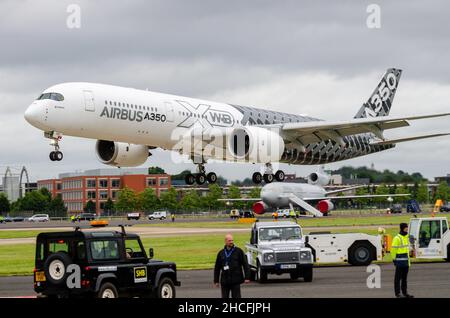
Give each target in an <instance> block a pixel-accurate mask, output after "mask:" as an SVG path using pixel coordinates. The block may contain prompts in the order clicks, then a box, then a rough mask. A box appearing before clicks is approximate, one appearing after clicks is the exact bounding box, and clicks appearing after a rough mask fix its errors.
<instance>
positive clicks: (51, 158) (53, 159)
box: [48, 151, 56, 161]
mask: <svg viewBox="0 0 450 318" xmlns="http://www.w3.org/2000/svg"><path fill="white" fill-rule="evenodd" d="M55 154H56V151H52V152H50V154H49V155H48V157H49V158H50V160H51V161H55V160H56V159H55Z"/></svg>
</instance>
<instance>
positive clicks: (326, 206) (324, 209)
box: [317, 200, 334, 214]
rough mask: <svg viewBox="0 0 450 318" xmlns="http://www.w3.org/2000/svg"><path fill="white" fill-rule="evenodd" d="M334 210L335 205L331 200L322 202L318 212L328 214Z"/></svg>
mask: <svg viewBox="0 0 450 318" xmlns="http://www.w3.org/2000/svg"><path fill="white" fill-rule="evenodd" d="M333 209H334V204H333V202H331V201H330V200H322V201H319V203H317V210H319V211H320V212H321V213H323V214H326V213H328V212H330V211H331V210H333Z"/></svg>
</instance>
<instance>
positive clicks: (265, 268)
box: [245, 221, 314, 283]
mask: <svg viewBox="0 0 450 318" xmlns="http://www.w3.org/2000/svg"><path fill="white" fill-rule="evenodd" d="M245 247H246V254H247V259H248V263H249V265H250V270H251V271H250V273H251V279H253V280H257V281H258V282H260V283H263V282H265V281H267V275H268V274H277V275H281V274H284V273H289V274H290V276H291V279H293V280H296V279H298V278H299V277H303V279H304V280H305V282H311V281H312V279H313V262H314V260H313V255H312V251H311V249H310V248H309V247H305V241H304V238H303V233H302V228H301V227H300V226H299V225H298V224H297V223H295V222H289V221H286V222H255V224H254V225H253V227H252V232H251V238H250V243H248V244H246V245H245Z"/></svg>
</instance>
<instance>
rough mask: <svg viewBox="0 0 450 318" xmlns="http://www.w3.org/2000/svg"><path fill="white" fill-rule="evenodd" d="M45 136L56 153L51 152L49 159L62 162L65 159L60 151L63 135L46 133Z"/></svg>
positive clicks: (52, 132)
mask: <svg viewBox="0 0 450 318" xmlns="http://www.w3.org/2000/svg"><path fill="white" fill-rule="evenodd" d="M44 136H45V137H46V138H49V139H50V140H51V141H50V146H53V147H54V148H55V151H52V152H50V154H49V158H50V160H51V161H61V160H62V159H63V158H64V155H63V153H62V152H61V151H59V141H60V140H61V139H62V135H61V134H58V133H56V132H54V131H51V132H45V133H44Z"/></svg>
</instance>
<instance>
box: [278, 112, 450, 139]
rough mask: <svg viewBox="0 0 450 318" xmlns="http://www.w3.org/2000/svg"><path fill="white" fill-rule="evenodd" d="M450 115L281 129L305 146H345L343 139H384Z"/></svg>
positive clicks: (306, 124) (303, 124) (292, 125)
mask: <svg viewBox="0 0 450 318" xmlns="http://www.w3.org/2000/svg"><path fill="white" fill-rule="evenodd" d="M449 115H450V113H441V114H430V115H421V116H409V117H387V116H386V117H375V118H359V119H353V120H350V121H341V122H327V121H313V122H301V123H286V124H283V125H281V129H282V130H283V132H285V133H286V134H288V135H291V136H292V137H294V138H295V139H297V140H298V141H299V142H300V143H302V144H303V145H306V144H311V143H316V142H320V141H322V140H328V139H331V140H334V141H336V142H338V143H340V144H343V143H344V142H343V140H342V137H344V136H349V135H355V134H362V133H373V134H375V135H376V136H377V137H378V138H380V139H383V140H384V137H383V130H386V129H393V128H399V127H406V126H409V122H408V121H410V120H418V119H425V118H434V117H443V116H449Z"/></svg>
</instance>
